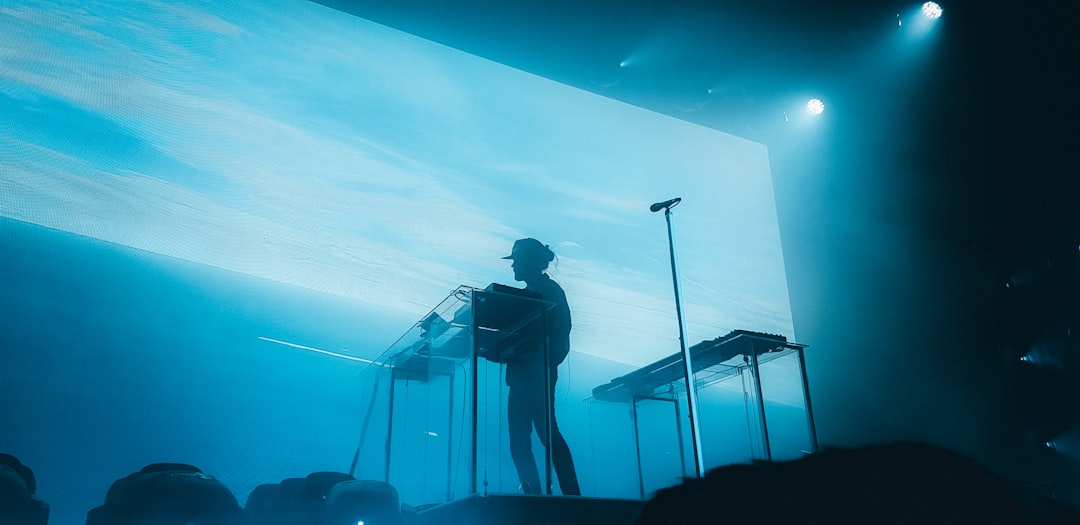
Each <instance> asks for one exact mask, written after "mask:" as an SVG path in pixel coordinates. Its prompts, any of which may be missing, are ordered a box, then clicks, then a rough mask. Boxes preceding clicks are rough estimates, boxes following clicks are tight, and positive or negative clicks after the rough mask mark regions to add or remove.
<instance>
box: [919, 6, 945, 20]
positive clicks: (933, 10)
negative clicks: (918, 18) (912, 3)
mask: <svg viewBox="0 0 1080 525" xmlns="http://www.w3.org/2000/svg"><path fill="white" fill-rule="evenodd" d="M941 11H942V9H941V6H940V5H938V4H937V3H936V2H927V3H925V4H923V5H922V13H923V14H924V15H926V18H929V19H931V20H937V19H938V18H941Z"/></svg>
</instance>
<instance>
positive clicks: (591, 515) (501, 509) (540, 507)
mask: <svg viewBox="0 0 1080 525" xmlns="http://www.w3.org/2000/svg"><path fill="white" fill-rule="evenodd" d="M644 505H645V502H644V501H642V500H617V499H604V498H583V497H569V496H525V495H520V496H519V495H493V496H485V497H479V496H474V497H469V498H465V499H462V500H458V501H452V502H450V503H446V504H443V505H439V506H437V507H432V508H430V509H426V510H424V511H422V512H420V513H418V514H417V516H416V521H415V523H416V525H533V524H535V525H541V524H544V525H551V524H559V525H633V524H634V522H635V521H636V520H637V516H638V514H639V513H640V512H641V508H642V506H644Z"/></svg>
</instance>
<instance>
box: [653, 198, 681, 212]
mask: <svg viewBox="0 0 1080 525" xmlns="http://www.w3.org/2000/svg"><path fill="white" fill-rule="evenodd" d="M679 202H682V197H675V198H674V199H671V200H667V201H664V202H658V203H656V204H653V205H652V206H649V211H660V210H662V209H664V208H671V207H673V206H675V205H676V204H678V203H679Z"/></svg>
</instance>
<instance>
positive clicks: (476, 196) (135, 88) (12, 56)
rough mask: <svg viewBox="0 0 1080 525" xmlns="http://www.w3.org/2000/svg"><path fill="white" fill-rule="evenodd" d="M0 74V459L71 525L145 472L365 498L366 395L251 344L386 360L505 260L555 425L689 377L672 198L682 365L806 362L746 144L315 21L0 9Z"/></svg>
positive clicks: (275, 7)
mask: <svg viewBox="0 0 1080 525" xmlns="http://www.w3.org/2000/svg"><path fill="white" fill-rule="evenodd" d="M0 61H2V63H3V64H4V68H3V70H2V71H0V115H3V118H2V120H0V216H2V217H3V219H2V220H0V234H2V235H0V243H2V250H3V251H2V252H0V253H2V257H3V258H2V259H0V264H2V273H0V280H2V285H3V287H4V290H5V293H4V294H3V300H2V302H0V307H2V308H0V315H2V316H3V317H4V318H5V329H4V330H3V332H2V339H0V343H2V345H3V347H2V354H0V355H2V357H0V399H2V400H3V401H2V402H0V420H3V421H4V422H5V424H4V428H3V430H2V431H0V450H2V451H5V452H9V453H12V454H15V455H16V456H19V457H20V458H21V459H23V461H24V462H25V463H27V464H28V465H30V466H31V467H32V468H34V469H35V471H36V472H37V473H38V478H39V480H40V490H39V497H41V498H42V499H45V500H46V501H51V502H52V503H53V506H54V516H53V518H54V521H55V522H57V523H61V522H78V521H80V520H81V519H82V515H83V514H82V513H84V512H85V511H86V510H88V509H89V508H90V507H92V506H95V505H98V504H100V502H101V501H102V499H103V495H104V491H105V489H106V488H107V487H108V484H109V483H111V482H112V481H113V480H115V479H117V478H119V477H122V476H124V475H126V474H128V473H130V472H132V471H134V470H137V469H138V468H140V467H141V466H143V465H145V464H147V463H150V462H154V461H186V462H190V463H193V464H196V465H198V466H200V467H202V468H203V469H204V470H206V471H207V472H210V473H212V474H214V475H215V476H217V477H219V478H220V479H222V480H223V481H224V482H225V483H226V485H228V486H229V487H230V488H232V489H233V490H234V491H236V492H237V494H238V497H240V498H241V502H243V498H244V497H245V496H246V493H247V492H248V491H250V489H251V488H252V487H254V486H255V485H257V484H259V483H265V482H274V481H277V480H280V479H281V478H283V477H287V476H297V475H303V474H305V473H307V472H311V471H315V470H343V469H345V468H347V466H348V461H349V459H350V458H351V454H352V451H353V449H354V448H355V444H356V438H357V431H358V425H359V415H360V413H361V408H362V406H363V403H364V401H365V399H364V397H363V393H364V391H365V388H366V387H365V385H363V384H362V379H361V377H360V376H359V375H358V372H359V367H360V365H359V364H357V363H355V362H352V361H347V360H342V359H336V358H334V357H332V356H326V355H321V354H314V353H307V352H303V351H302V350H299V349H296V348H292V347H285V346H281V345H275V344H272V343H269V342H267V341H265V340H263V339H259V338H260V337H264V338H272V339H275V340H282V341H290V342H293V343H296V344H300V345H306V346H311V347H316V348H323V349H328V350H331V351H334V352H339V353H343V354H347V355H352V356H357V357H364V358H373V357H375V356H377V355H378V354H379V353H380V352H381V351H382V350H384V349H385V348H387V346H389V345H390V344H391V343H392V342H393V341H394V339H395V338H396V337H397V336H398V335H399V334H401V333H402V332H404V331H405V330H406V329H408V328H409V326H410V325H411V324H412V323H413V322H414V321H415V320H416V319H418V318H419V317H420V316H422V315H423V314H424V313H425V312H426V311H427V310H428V309H429V308H431V307H432V306H433V305H435V304H436V303H438V302H439V301H440V300H441V299H442V298H443V297H444V296H445V295H446V294H447V293H449V291H450V290H452V289H453V288H455V287H456V286H457V285H459V284H466V285H472V286H484V285H486V284H487V283H489V282H504V283H506V282H510V281H511V280H512V277H511V274H510V271H509V267H508V264H507V263H506V261H503V260H501V259H500V257H501V256H503V255H505V254H506V253H508V251H509V248H510V246H511V244H512V242H513V240H514V239H516V238H519V237H525V236H532V237H537V238H539V239H541V240H543V241H544V242H546V243H550V244H551V245H552V247H553V249H554V250H555V251H556V252H557V253H558V260H557V263H556V265H555V266H554V267H553V268H552V271H551V273H552V275H553V276H554V277H555V278H556V279H557V280H558V281H559V282H560V283H561V284H562V285H563V287H564V288H565V289H566V291H567V294H568V296H569V297H570V302H571V308H572V310H573V313H574V333H573V341H572V345H573V349H574V352H575V353H577V354H580V355H582V356H583V357H581V358H580V361H581V362H582V363H586V362H587V363H593V364H595V366H594V367H592V368H590V371H589V372H582V373H580V374H577V375H572V376H570V379H567V380H566V381H567V382H568V383H569V384H568V385H567V386H566V387H565V388H566V389H567V390H566V394H564V395H566V396H570V395H571V393H573V395H579V394H581V395H587V393H588V392H589V390H590V389H591V388H592V387H593V386H595V384H597V381H606V380H608V379H610V378H611V377H614V376H615V375H618V374H619V373H623V372H624V371H626V370H629V369H632V368H634V367H637V366H640V365H643V364H645V363H648V362H651V361H653V360H655V359H658V358H660V357H663V356H666V355H669V354H671V353H673V352H675V351H677V349H678V332H677V325H676V321H675V316H674V308H673V300H672V291H671V275H670V269H669V266H668V252H667V237H666V231H665V226H664V221H663V218H662V216H661V214H652V213H649V212H648V209H647V208H648V206H649V204H650V203H652V202H655V201H658V200H664V199H667V198H670V197H673V196H682V197H684V199H685V201H684V203H683V204H682V205H680V206H679V207H678V208H677V209H676V211H675V220H676V232H677V235H678V240H679V251H680V256H681V263H682V271H683V284H684V294H685V297H684V299H685V302H686V317H687V324H688V329H689V339H690V341H691V342H696V341H700V340H704V339H712V338H714V337H717V336H719V335H722V334H724V333H727V332H728V331H730V330H732V329H750V330H757V331H763V332H770V333H777V334H782V335H786V336H788V337H794V335H795V334H794V333H793V328H792V320H791V313H790V306H789V301H788V291H787V283H786V279H785V273H784V266H783V259H782V253H781V247H780V238H779V231H778V226H777V213H776V209H775V205H774V200H773V193H772V191H773V190H772V183H771V179H770V173H769V164H768V155H767V151H766V149H765V147H764V146H762V145H760V144H757V143H753V142H750V141H746V140H743V139H739V138H737V137H733V136H730V135H725V134H722V133H719V132H717V131H715V130H711V129H707V128H704V127H701V126H698V125H694V124H690V123H687V122H684V121H680V120H677V119H673V118H671V117H667V116H663V115H660V114H656V113H652V112H649V111H645V110H642V109H639V108H635V107H632V106H629V105H626V104H623V103H620V102H616V101H613V100H610V99H605V98H602V97H599V96H597V95H594V94H590V93H586V92H583V91H580V90H576V89H572V88H569V87H566V86H564V85H560V84H557V83H555V82H552V81H549V80H545V79H543V78H539V77H536V76H533V75H530V74H526V73H523V72H521V71H517V70H513V69H510V68H507V67H505V66H502V65H499V64H496V63H493V62H489V61H486V60H482V59H479V58H476V57H473V56H470V55H466V54H464V53H461V52H458V51H455V50H453V49H450V48H446V47H443V46H440V45H436V44H433V43H430V42H427V41H423V40H420V39H417V38H415V37H411V36H409V35H407V34H404V33H400V32H397V31H394V30H391V29H388V28H386V27H383V26H379V25H376V24H373V23H370V22H367V21H365V20H362V19H359V18H355V17H351V16H347V15H343V14H341V13H339V12H336V11H333V10H330V9H328V8H325V7H322V6H318V5H315V4H311V3H307V2H297V1H274V2H264V3H260V4H258V5H229V4H222V3H213V2H197V1H184V2H149V3H146V2H80V3H78V4H71V3H65V2H41V1H34V2H21V1H15V2H6V3H4V4H3V6H0ZM574 362H575V361H574V359H573V357H572V359H571V363H572V364H573V363H574ZM571 366H572V365H571ZM567 417H568V418H570V419H574V418H578V419H579V420H580V419H581V418H582V417H584V416H582V415H580V414H579V415H574V414H568V415H567ZM571 442H572V443H571V444H572V446H574V443H573V439H571ZM579 443H580V441H579ZM585 447H586V445H585V444H581V445H580V448H585ZM588 476H591V474H586V477H588ZM592 483H593V486H594V487H595V485H596V484H597V483H601V481H599V478H593V481H592ZM588 488H589V485H586V489H588Z"/></svg>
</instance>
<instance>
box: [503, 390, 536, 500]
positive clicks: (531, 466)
mask: <svg viewBox="0 0 1080 525" xmlns="http://www.w3.org/2000/svg"><path fill="white" fill-rule="evenodd" d="M531 397H532V396H530V395H529V392H528V389H527V388H520V387H510V392H509V393H508V394H507V396H506V427H507V430H508V431H509V433H510V457H511V458H512V459H513V460H514V467H515V468H517V472H518V480H519V481H521V488H522V490H524V491H525V493H526V494H540V473H539V472H538V471H537V470H536V460H535V459H533V454H532V427H533V412H534V409H533V407H532V406H531V405H532V404H534V403H533V402H532V400H531V399H530V398H531Z"/></svg>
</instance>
